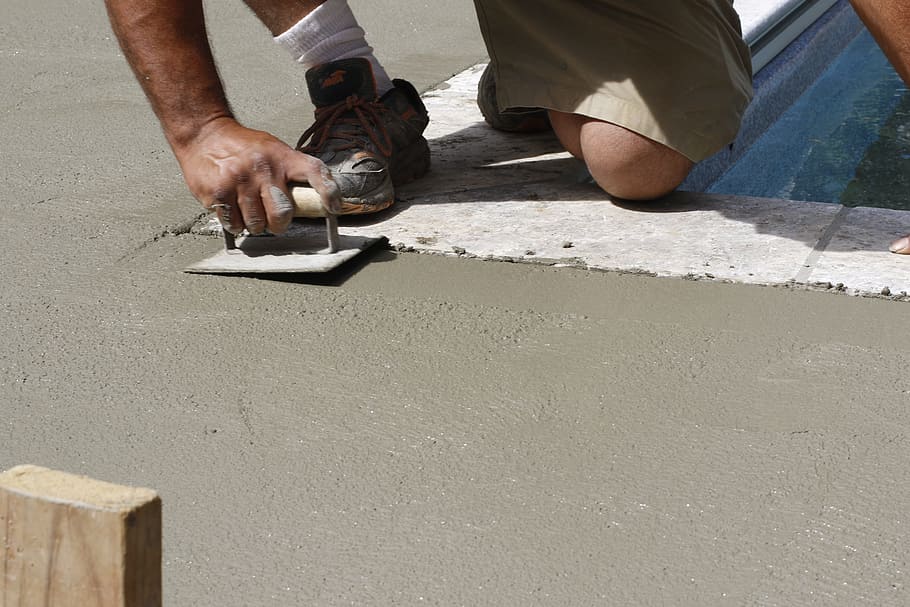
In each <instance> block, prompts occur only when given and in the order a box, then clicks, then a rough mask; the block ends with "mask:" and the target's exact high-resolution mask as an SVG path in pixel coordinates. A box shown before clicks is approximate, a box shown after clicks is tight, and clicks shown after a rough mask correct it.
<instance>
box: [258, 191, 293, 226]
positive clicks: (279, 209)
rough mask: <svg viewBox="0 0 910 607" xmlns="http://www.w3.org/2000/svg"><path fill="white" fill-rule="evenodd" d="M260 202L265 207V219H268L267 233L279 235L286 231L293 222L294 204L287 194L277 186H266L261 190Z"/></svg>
mask: <svg viewBox="0 0 910 607" xmlns="http://www.w3.org/2000/svg"><path fill="white" fill-rule="evenodd" d="M262 202H263V204H264V205H265V213H266V218H267V219H268V225H269V232H271V233H272V234H281V233H282V232H284V231H285V230H287V229H288V226H289V225H291V221H293V220H294V203H293V202H292V201H291V197H290V195H289V194H288V192H287V186H286V185H285V186H284V189H282V188H281V187H278V186H277V185H268V186H264V187H263V188H262Z"/></svg>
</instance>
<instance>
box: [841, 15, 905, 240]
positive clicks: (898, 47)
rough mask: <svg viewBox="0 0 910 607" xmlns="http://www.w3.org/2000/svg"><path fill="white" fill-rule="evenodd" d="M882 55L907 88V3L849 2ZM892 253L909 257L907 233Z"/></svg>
mask: <svg viewBox="0 0 910 607" xmlns="http://www.w3.org/2000/svg"><path fill="white" fill-rule="evenodd" d="M850 2H851V4H853V8H854V9H855V10H856V13H857V14H858V15H859V16H860V18H861V19H862V20H863V23H865V24H866V27H867V28H869V31H870V32H871V33H872V36H873V37H874V38H875V41H876V42H878V45H879V46H880V47H881V48H882V51H883V52H884V53H885V56H886V57H888V60H889V61H890V62H891V65H893V66H894V69H895V70H896V71H897V73H898V74H900V77H901V78H903V80H904V82H905V83H906V84H907V86H910V3H908V2H906V1H905V0H850ZM891 250H892V251H893V252H895V253H902V254H904V255H910V234H908V235H907V236H904V237H902V238H898V239H897V240H895V241H894V242H893V243H891Z"/></svg>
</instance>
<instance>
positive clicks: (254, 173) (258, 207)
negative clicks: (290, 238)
mask: <svg viewBox="0 0 910 607" xmlns="http://www.w3.org/2000/svg"><path fill="white" fill-rule="evenodd" d="M105 4H106V5H107V9H108V15H109V16H110V19H111V26H112V27H113V29H114V33H115V34H116V35H117V38H118V40H119V41H120V46H121V47H122V48H123V53H124V54H125V55H126V58H127V61H129V64H130V67H132V68H133V72H134V73H135V74H136V77H137V79H138V80H139V83H140V84H141V85H142V88H143V90H144V91H145V94H146V96H148V98H149V101H150V102H151V104H152V108H153V109H154V110H155V113H156V114H157V115H158V119H159V120H160V121H161V126H162V128H163V129H164V135H165V137H167V140H168V143H170V144H171V149H173V150H174V154H175V155H176V156H177V160H178V162H179V163H180V166H181V168H182V169H183V174H184V177H185V179H186V182H187V185H189V187H190V191H192V193H193V195H194V196H196V198H198V199H199V201H200V202H202V204H203V205H204V206H205V207H206V208H207V209H211V210H216V211H217V212H218V217H219V219H221V223H222V225H223V226H224V227H225V229H227V230H230V231H231V232H233V233H237V232H239V231H240V230H242V229H244V228H246V229H247V230H249V231H250V232H251V233H253V234H258V233H260V232H262V231H263V230H266V229H267V230H269V231H271V232H275V233H279V232H282V231H284V230H285V229H287V227H288V224H289V223H290V222H291V219H293V216H294V205H293V203H292V202H291V198H290V196H289V195H288V182H289V181H291V182H293V181H300V182H308V183H309V184H310V186H312V188H313V189H314V190H315V191H316V192H317V193H318V194H319V195H320V197H321V201H322V204H323V206H324V207H325V208H326V210H328V211H329V212H333V213H337V212H338V211H340V209H341V196H340V194H339V192H338V187H337V186H336V185H335V182H334V180H333V179H332V176H331V174H330V173H329V171H328V169H327V168H326V167H325V165H324V164H323V163H322V161H320V160H318V159H316V158H313V157H311V156H307V155H305V154H302V153H300V152H297V151H295V150H293V149H291V148H290V147H288V146H287V145H285V144H284V143H282V142H281V141H279V140H278V139H276V138H275V137H272V136H271V135H269V134H268V133H263V132H262V131H255V130H252V129H248V128H245V127H243V126H241V125H240V124H238V123H237V121H236V120H235V119H234V117H233V114H232V113H231V109H230V107H229V106H228V102H227V99H226V98H225V95H224V87H223V86H222V85H221V80H220V79H219V78H218V71H217V70H216V69H215V61H214V59H213V58H212V49H211V48H210V47H209V44H208V36H207V34H206V29H205V18H204V13H203V10H202V0H145V1H143V2H136V1H135V0H105Z"/></svg>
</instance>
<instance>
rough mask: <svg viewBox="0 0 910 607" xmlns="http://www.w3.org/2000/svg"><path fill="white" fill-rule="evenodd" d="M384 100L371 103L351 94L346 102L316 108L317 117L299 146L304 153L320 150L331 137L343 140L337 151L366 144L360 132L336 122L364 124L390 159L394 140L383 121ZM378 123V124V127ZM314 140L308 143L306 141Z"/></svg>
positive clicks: (363, 127)
mask: <svg viewBox="0 0 910 607" xmlns="http://www.w3.org/2000/svg"><path fill="white" fill-rule="evenodd" d="M383 109H384V107H383V106H382V104H380V103H375V102H374V103H370V102H368V101H366V100H364V99H363V98H362V97H360V96H358V95H351V96H349V97H348V98H347V99H345V100H343V101H339V102H338V103H334V104H332V105H327V106H324V107H321V108H316V120H315V121H314V122H313V125H312V126H311V127H310V128H308V129H307V130H306V131H304V133H303V135H301V136H300V139H299V140H298V141H297V149H298V150H300V151H301V152H304V153H310V152H318V151H319V150H320V148H322V146H323V145H325V142H326V141H328V140H329V139H342V140H346V141H347V143H343V144H341V145H340V146H339V147H337V148H335V149H336V150H347V149H352V148H359V147H362V144H361V142H360V141H359V139H360V137H359V135H360V133H358V132H357V131H356V130H354V129H333V128H332V127H334V126H336V125H354V126H355V127H356V126H360V127H361V128H362V129H363V131H364V132H366V134H367V137H369V138H370V141H372V142H373V144H374V145H375V146H376V148H377V149H378V150H379V152H380V153H382V154H383V155H384V156H385V157H386V158H389V157H391V156H392V139H391V138H390V137H389V133H388V131H387V130H386V128H385V125H384V124H383V122H382V116H381V115H380V111H381V110H383ZM374 125H375V126H374ZM333 130H334V132H333ZM311 137H312V138H313V139H314V140H313V141H310V143H308V144H306V145H304V142H306V141H307V140H309V139H310V138H311Z"/></svg>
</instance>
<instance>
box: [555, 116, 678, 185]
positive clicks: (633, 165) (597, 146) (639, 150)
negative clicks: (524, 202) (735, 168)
mask: <svg viewBox="0 0 910 607" xmlns="http://www.w3.org/2000/svg"><path fill="white" fill-rule="evenodd" d="M550 120H551V122H552V123H553V128H554V129H555V130H556V134H557V135H558V136H559V138H560V141H562V143H563V145H564V146H565V147H566V149H567V150H568V151H569V152H570V153H572V154H573V155H574V156H576V157H578V158H580V159H582V160H584V162H585V164H586V165H587V166H588V170H589V171H590V172H591V176H592V177H593V178H594V181H596V182H597V184H598V185H599V186H600V187H601V188H603V189H604V190H605V191H606V192H607V193H609V194H610V195H612V196H616V197H617V198H624V199H627V200H652V199H654V198H660V197H661V196H664V195H666V194H669V193H670V192H672V191H673V190H674V189H676V187H677V186H678V185H679V184H681V183H682V182H683V180H684V179H685V178H686V176H687V175H688V174H689V171H691V170H692V167H693V166H694V163H693V162H692V161H691V160H689V159H688V158H686V157H685V156H683V155H682V154H680V153H679V152H677V151H676V150H673V149H671V148H668V147H667V146H665V145H663V144H661V143H658V142H656V141H653V140H651V139H648V138H647V137H644V136H642V135H639V134H638V133H634V132H632V131H630V130H628V129H625V128H623V127H620V126H617V125H615V124H611V123H609V122H603V121H600V120H594V119H591V118H587V117H584V116H578V115H577V114H563V113H559V112H551V115H550Z"/></svg>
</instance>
